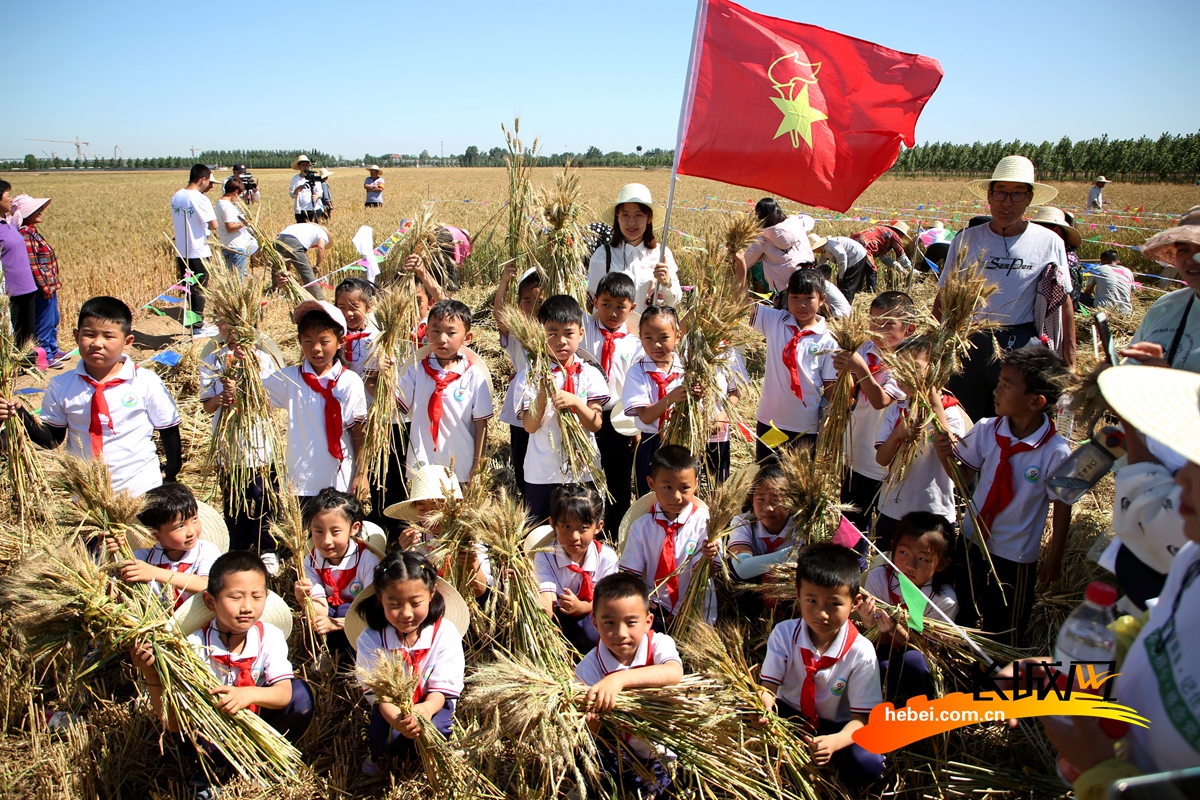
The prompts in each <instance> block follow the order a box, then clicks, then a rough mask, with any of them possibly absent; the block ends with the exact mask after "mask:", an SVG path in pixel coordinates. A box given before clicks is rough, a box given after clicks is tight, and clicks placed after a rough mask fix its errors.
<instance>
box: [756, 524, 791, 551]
mask: <svg viewBox="0 0 1200 800" xmlns="http://www.w3.org/2000/svg"><path fill="white" fill-rule="evenodd" d="M754 524H755V525H756V526H757V525H762V523H761V522H755V523H754ZM763 530H764V531H766V532H767V533H770V531H767V528H766V526H765V525H764V526H763ZM786 532H787V523H786V522H785V523H784V525H783V530H782V531H780V533H781V534H783V535H781V536H761V537H759V538H760V539H762V541H763V544H765V545H766V546H767V552H766V553H763V555H770V554H771V553H774V552H775V551H776V550H778V549H779V548H780V546H782V545H783V544H784V543H785V542H786V541H787V540H788V537H787V535H786Z"/></svg>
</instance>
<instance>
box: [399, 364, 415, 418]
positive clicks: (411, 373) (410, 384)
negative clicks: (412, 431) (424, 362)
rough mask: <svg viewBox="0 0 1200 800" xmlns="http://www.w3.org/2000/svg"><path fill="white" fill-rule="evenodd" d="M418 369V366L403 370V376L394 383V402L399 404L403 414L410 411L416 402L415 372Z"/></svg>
mask: <svg viewBox="0 0 1200 800" xmlns="http://www.w3.org/2000/svg"><path fill="white" fill-rule="evenodd" d="M420 368H421V365H420V364H414V365H412V366H411V367H409V368H408V369H406V370H404V374H403V375H401V376H400V380H399V381H398V382H397V383H396V400H397V401H398V402H399V403H400V410H401V411H403V412H404V413H405V414H407V413H409V412H410V411H411V410H412V406H413V403H414V402H416V392H417V370H418V369H420Z"/></svg>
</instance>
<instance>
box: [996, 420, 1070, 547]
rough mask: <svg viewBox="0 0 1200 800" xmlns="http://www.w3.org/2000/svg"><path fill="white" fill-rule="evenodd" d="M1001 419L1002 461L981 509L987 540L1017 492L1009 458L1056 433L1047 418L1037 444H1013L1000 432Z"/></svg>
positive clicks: (997, 426)
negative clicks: (1043, 433)
mask: <svg viewBox="0 0 1200 800" xmlns="http://www.w3.org/2000/svg"><path fill="white" fill-rule="evenodd" d="M1001 421H1003V419H1001V420H1000V421H997V423H996V428H995V434H996V446H997V447H998V448H1000V461H999V463H997V464H996V473H995V477H994V478H992V485H991V486H990V487H989V488H988V493H987V499H986V500H984V501H983V508H982V509H980V511H979V522H980V524H981V525H982V526H983V530H982V531H981V533H982V534H983V540H984V541H985V542H986V541H987V540H988V537H990V536H991V535H992V523H993V522H995V521H996V517H998V516H999V515H1000V512H1002V511H1003V510H1004V509H1006V508H1008V504H1009V503H1011V502H1012V499H1013V495H1014V493H1015V492H1014V489H1013V471H1012V465H1011V464H1009V459H1010V458H1012V457H1013V456H1014V455H1016V454H1017V453H1028V452H1029V451H1031V450H1036V449H1038V448H1039V447H1041V446H1042V445H1044V444H1045V443H1046V442H1048V441H1050V437H1052V436H1054V434H1055V433H1056V431H1055V430H1054V425H1052V424H1051V423H1050V422H1049V421H1048V420H1047V421H1046V423H1044V424H1045V425H1046V433H1045V435H1043V436H1042V438H1041V440H1039V441H1038V442H1037V443H1036V444H1029V443H1028V442H1017V443H1016V444H1012V443H1011V442H1009V437H1007V436H1005V435H1004V434H1002V433H1000V422H1001ZM1009 425H1010V426H1011V425H1012V423H1011V422H1010V423H1009ZM1010 430H1011V427H1010Z"/></svg>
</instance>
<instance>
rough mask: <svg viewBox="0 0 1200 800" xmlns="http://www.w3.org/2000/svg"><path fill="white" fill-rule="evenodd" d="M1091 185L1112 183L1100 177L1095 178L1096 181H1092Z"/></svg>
mask: <svg viewBox="0 0 1200 800" xmlns="http://www.w3.org/2000/svg"><path fill="white" fill-rule="evenodd" d="M1092 183H1112V181H1110V180H1109V179H1108V178H1106V177H1104V176H1103V175H1101V176H1099V177H1098V178H1096V180H1094V181H1092Z"/></svg>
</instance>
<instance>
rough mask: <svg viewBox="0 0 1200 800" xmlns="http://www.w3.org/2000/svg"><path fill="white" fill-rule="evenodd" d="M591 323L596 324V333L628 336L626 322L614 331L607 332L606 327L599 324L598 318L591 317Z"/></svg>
mask: <svg viewBox="0 0 1200 800" xmlns="http://www.w3.org/2000/svg"><path fill="white" fill-rule="evenodd" d="M592 322H594V323H596V330H597V331H608V332H609V333H624V334H626V335H629V324H628V323H627V322H622V323H621V327H619V328H617V329H616V330H615V331H613V330H609V329H608V326H607V325H605V324H604V323H603V322H601V321H600V318H599V317H597V316H594V315H593V316H592Z"/></svg>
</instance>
